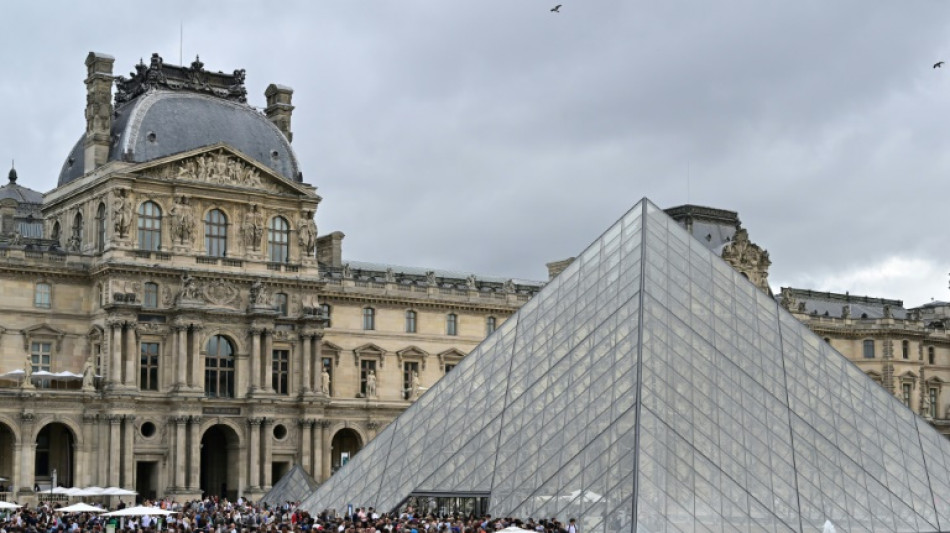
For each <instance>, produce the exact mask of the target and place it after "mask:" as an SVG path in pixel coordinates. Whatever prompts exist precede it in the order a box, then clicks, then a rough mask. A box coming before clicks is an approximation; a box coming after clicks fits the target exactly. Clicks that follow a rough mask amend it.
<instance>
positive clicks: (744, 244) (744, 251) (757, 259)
mask: <svg viewBox="0 0 950 533" xmlns="http://www.w3.org/2000/svg"><path fill="white" fill-rule="evenodd" d="M722 258H723V260H725V261H726V262H727V263H729V265H731V266H732V268H734V269H736V271H738V272H739V273H740V274H742V275H744V276H745V277H746V278H748V279H749V281H751V282H752V283H753V284H755V286H756V287H758V288H760V289H762V290H763V291H765V292H769V282H768V277H769V266H771V265H772V261H771V260H770V259H769V253H768V252H767V251H766V250H763V249H762V248H761V247H760V246H759V245H757V244H755V243H753V242H751V241H749V232H748V231H746V229H745V228H738V229H736V234H735V236H734V237H733V238H732V242H730V243H729V244H727V245H726V246H725V247H724V248H723V249H722Z"/></svg>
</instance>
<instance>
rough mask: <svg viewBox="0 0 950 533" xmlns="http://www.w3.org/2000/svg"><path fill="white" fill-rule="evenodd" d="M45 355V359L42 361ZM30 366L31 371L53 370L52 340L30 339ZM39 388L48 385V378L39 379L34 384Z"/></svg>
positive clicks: (45, 387)
mask: <svg viewBox="0 0 950 533" xmlns="http://www.w3.org/2000/svg"><path fill="white" fill-rule="evenodd" d="M44 356H45V361H44ZM30 367H32V371H33V372H43V371H45V372H52V371H53V341H52V340H49V339H30ZM35 385H36V386H37V387H39V388H41V389H47V388H49V386H50V380H48V379H41V380H39V381H38V382H36V384H35Z"/></svg>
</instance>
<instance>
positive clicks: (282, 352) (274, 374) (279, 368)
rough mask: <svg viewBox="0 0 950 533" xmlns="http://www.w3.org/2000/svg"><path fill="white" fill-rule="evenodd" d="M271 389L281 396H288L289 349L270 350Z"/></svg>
mask: <svg viewBox="0 0 950 533" xmlns="http://www.w3.org/2000/svg"><path fill="white" fill-rule="evenodd" d="M271 388H272V389H274V393H276V394H279V395H281V396H288V395H289V394H290V349H289V348H274V349H273V350H271Z"/></svg>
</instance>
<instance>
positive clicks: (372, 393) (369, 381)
mask: <svg viewBox="0 0 950 533" xmlns="http://www.w3.org/2000/svg"><path fill="white" fill-rule="evenodd" d="M366 397H367V398H375V397H376V372H374V371H372V370H370V371H369V372H368V373H367V374H366Z"/></svg>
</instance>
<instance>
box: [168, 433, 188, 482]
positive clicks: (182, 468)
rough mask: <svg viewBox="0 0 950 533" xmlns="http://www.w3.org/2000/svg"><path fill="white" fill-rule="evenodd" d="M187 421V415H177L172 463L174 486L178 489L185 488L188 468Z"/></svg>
mask: <svg viewBox="0 0 950 533" xmlns="http://www.w3.org/2000/svg"><path fill="white" fill-rule="evenodd" d="M187 422H188V417H187V416H176V417H175V456H174V460H173V461H172V462H171V465H172V468H173V469H174V470H175V479H174V482H173V486H174V487H175V488H176V489H178V490H181V489H184V488H185V472H186V471H187V470H188V450H186V449H185V437H186V435H185V433H186V432H187V430H188V428H187V427H186V426H185V424H186V423H187Z"/></svg>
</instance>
